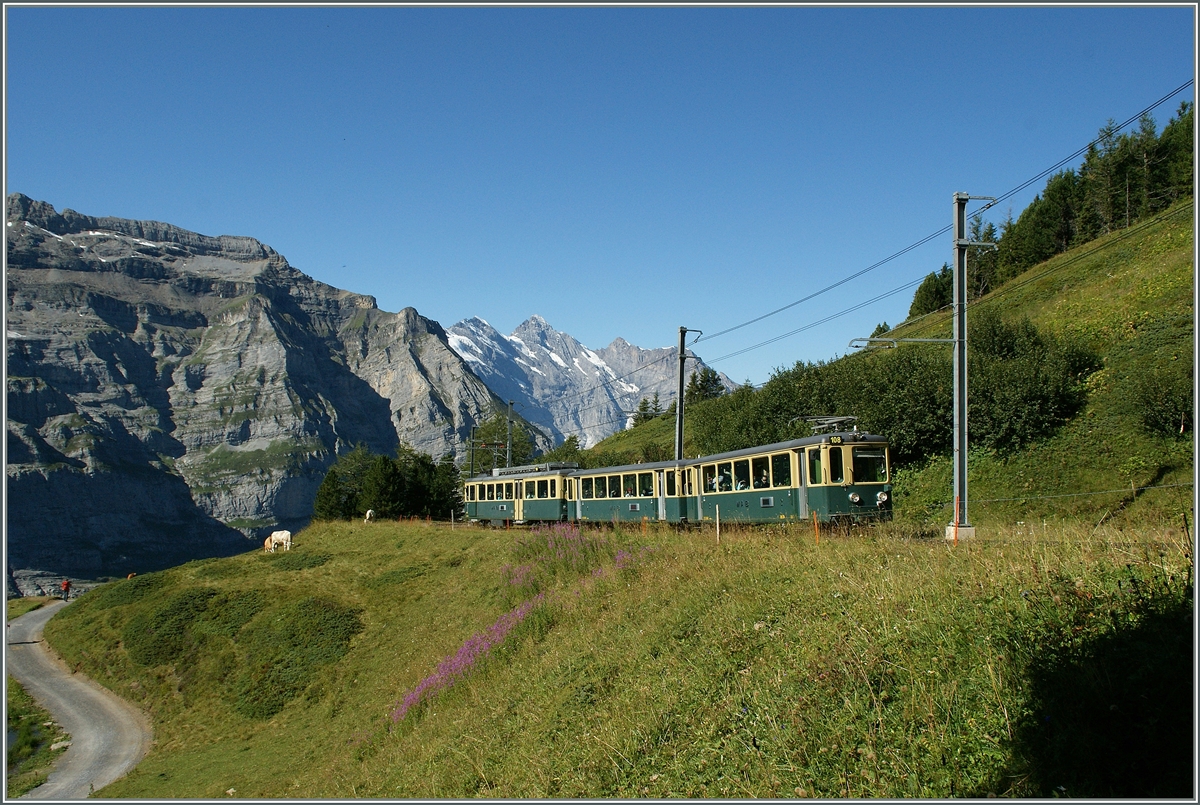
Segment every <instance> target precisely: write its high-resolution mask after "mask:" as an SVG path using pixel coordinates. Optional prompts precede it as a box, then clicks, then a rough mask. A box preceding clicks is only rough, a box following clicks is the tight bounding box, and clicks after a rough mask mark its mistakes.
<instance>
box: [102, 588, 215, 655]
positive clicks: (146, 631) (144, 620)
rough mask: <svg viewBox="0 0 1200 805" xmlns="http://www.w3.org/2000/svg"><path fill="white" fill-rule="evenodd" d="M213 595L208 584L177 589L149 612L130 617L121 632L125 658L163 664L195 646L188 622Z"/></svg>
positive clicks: (206, 606) (195, 616)
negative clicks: (206, 585)
mask: <svg viewBox="0 0 1200 805" xmlns="http://www.w3.org/2000/svg"><path fill="white" fill-rule="evenodd" d="M216 594H217V591H216V590H214V589H212V588H211V587H193V588H191V589H187V590H181V591H179V592H177V593H175V594H174V595H172V596H171V597H170V598H168V599H167V601H166V603H164V604H163V605H162V606H160V607H159V608H158V609H156V610H154V612H152V613H150V614H146V613H144V612H143V613H139V614H137V615H135V616H134V617H133V618H131V619H130V621H129V623H128V624H126V626H125V630H124V632H123V634H122V642H123V645H124V646H125V651H126V652H127V653H128V654H129V658H130V659H131V660H133V661H134V662H135V663H137V664H138V665H144V666H154V665H165V664H166V663H169V662H172V661H174V660H177V659H179V658H180V657H183V656H185V655H186V654H187V653H188V652H189V651H190V650H191V649H193V648H194V647H195V644H196V639H195V637H194V635H193V633H192V625H193V624H194V623H195V622H196V621H197V620H198V619H199V618H200V616H201V615H202V614H203V613H204V611H205V609H207V608H208V603H209V600H210V599H211V598H212V597H213V596H214V595H216Z"/></svg>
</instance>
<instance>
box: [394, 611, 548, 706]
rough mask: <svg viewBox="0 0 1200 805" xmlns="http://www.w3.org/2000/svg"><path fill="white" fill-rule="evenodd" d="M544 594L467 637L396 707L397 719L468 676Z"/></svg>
mask: <svg viewBox="0 0 1200 805" xmlns="http://www.w3.org/2000/svg"><path fill="white" fill-rule="evenodd" d="M542 598H543V596H542V595H541V594H539V595H537V596H536V597H535V598H532V599H530V600H528V601H526V602H524V603H523V604H521V605H520V606H518V607H517V608H516V609H513V610H512V611H510V612H506V613H505V614H503V615H501V616H500V617H499V618H498V619H497V620H496V622H495V623H493V624H492V625H491V626H489V627H488V628H487V629H485V630H484V631H482V632H477V633H476V634H474V635H472V636H471V637H469V638H467V640H466V642H464V643H463V644H462V646H460V647H459V649H458V651H457V652H455V653H454V654H453V655H451V656H449V657H447V658H446V659H444V660H442V661H441V662H440V663H439V664H438V667H437V670H436V671H434V672H433V673H432V674H430V675H429V676H427V677H425V678H424V679H422V680H421V681H420V682H418V683H417V686H416V687H415V688H413V689H412V690H410V691H409V692H408V694H407V695H405V697H404V699H403V700H401V702H400V704H399V705H398V706H397V707H396V708H395V709H394V710H392V721H393V723H395V722H398V721H400V720H401V719H402V718H404V716H405V714H407V713H408V711H409V710H410V709H412V708H413V707H415V706H416V705H417V704H420V703H421V702H422V701H423V700H425V699H428V698H429V697H431V696H432V695H433V694H435V693H437V692H438V691H440V690H443V689H445V688H448V687H450V686H451V685H453V684H454V683H455V682H457V681H458V680H459V679H461V678H462V677H464V676H466V675H467V673H469V672H470V670H471V669H472V668H474V667H475V663H476V662H477V661H478V660H479V659H480V658H482V657H484V656H486V655H487V653H488V652H489V651H491V649H492V647H493V646H497V645H499V644H500V643H502V642H504V639H505V638H506V637H508V635H509V633H510V632H511V631H512V630H513V629H514V628H515V627H516V626H517V624H519V623H520V622H521V621H523V620H525V616H526V615H528V614H529V613H530V612H531V611H533V608H534V607H535V606H537V605H538V604H540V603H541V602H542Z"/></svg>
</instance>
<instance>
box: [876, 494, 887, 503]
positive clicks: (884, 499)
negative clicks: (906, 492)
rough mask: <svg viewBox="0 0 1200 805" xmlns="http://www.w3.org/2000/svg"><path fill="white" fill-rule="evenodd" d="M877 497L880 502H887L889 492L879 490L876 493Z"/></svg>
mask: <svg viewBox="0 0 1200 805" xmlns="http://www.w3.org/2000/svg"><path fill="white" fill-rule="evenodd" d="M875 499H876V500H878V501H879V502H880V503H887V499H888V493H887V492H879V493H877V494H876V495H875Z"/></svg>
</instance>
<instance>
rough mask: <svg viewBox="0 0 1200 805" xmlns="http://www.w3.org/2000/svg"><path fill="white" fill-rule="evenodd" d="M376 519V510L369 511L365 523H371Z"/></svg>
mask: <svg viewBox="0 0 1200 805" xmlns="http://www.w3.org/2000/svg"><path fill="white" fill-rule="evenodd" d="M374 519H375V510H374V509H367V517H366V519H365V520H363V522H364V523H369V522H371V521H372V520H374Z"/></svg>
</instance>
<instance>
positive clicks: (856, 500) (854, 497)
mask: <svg viewBox="0 0 1200 805" xmlns="http://www.w3.org/2000/svg"><path fill="white" fill-rule="evenodd" d="M861 501H862V498H860V497H859V496H858V493H857V492H851V493H850V502H851V503H853V504H854V505H855V506H857V505H858V504H859V502H861Z"/></svg>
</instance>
